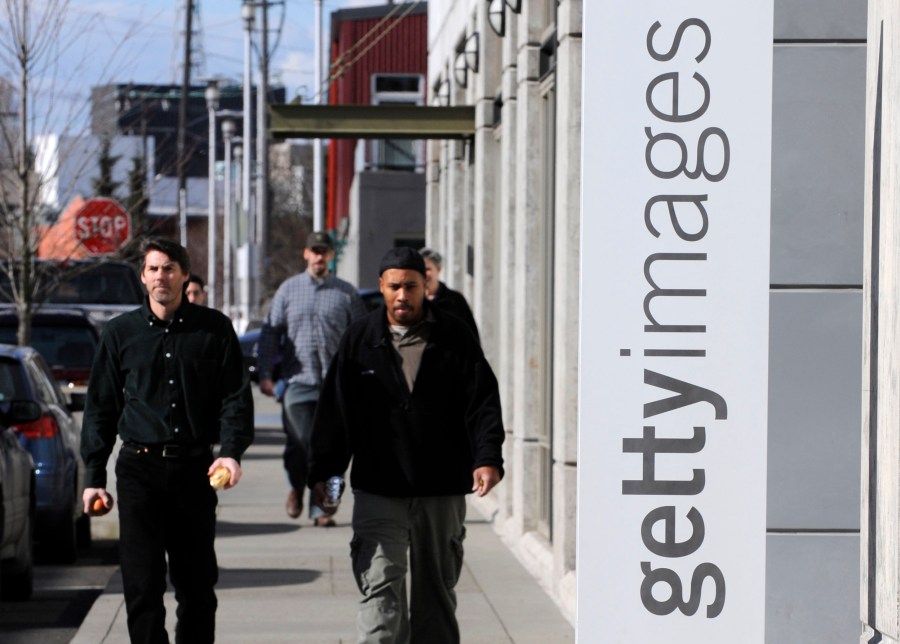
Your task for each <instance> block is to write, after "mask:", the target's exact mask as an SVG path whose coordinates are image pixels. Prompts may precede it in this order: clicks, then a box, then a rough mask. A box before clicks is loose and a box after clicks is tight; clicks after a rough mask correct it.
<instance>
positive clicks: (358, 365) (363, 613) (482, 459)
mask: <svg viewBox="0 0 900 644" xmlns="http://www.w3.org/2000/svg"><path fill="white" fill-rule="evenodd" d="M379 283H380V288H381V292H382V294H383V295H384V304H385V305H384V306H381V307H380V308H379V309H377V310H375V311H372V312H371V313H370V314H368V315H367V316H366V317H365V318H363V319H362V320H359V321H357V322H354V323H353V324H352V325H351V326H350V328H349V329H348V330H347V333H346V334H345V335H344V337H343V339H342V341H341V346H340V349H339V350H338V352H337V355H336V356H335V358H334V362H333V363H332V365H331V369H330V370H329V371H328V377H327V379H326V381H325V385H324V387H323V389H322V394H321V396H320V398H319V407H318V409H317V412H316V419H315V427H314V429H313V436H312V454H311V464H310V468H311V472H310V482H311V485H312V486H313V491H314V495H315V496H316V497H317V498H323V497H324V495H325V490H326V486H325V481H327V480H328V479H329V478H330V477H333V476H340V475H341V474H342V473H343V472H344V470H345V469H346V467H347V465H348V463H349V462H350V459H351V457H352V459H353V466H352V470H351V474H350V484H351V487H352V488H353V495H354V505H353V541H352V542H351V557H352V558H353V573H354V575H355V576H356V580H357V584H358V585H359V588H360V590H361V592H362V594H363V598H362V600H361V602H360V606H359V612H358V615H357V635H358V641H359V642H402V643H408V642H415V643H419V642H428V644H441V643H445V642H446V643H454V644H455V643H456V642H459V626H458V624H457V621H456V592H455V586H456V582H457V581H458V579H459V574H460V570H461V568H462V560H463V548H462V543H463V538H464V536H465V527H464V525H463V521H464V519H465V514H466V501H465V494H467V493H468V492H476V493H477V494H478V495H479V496H484V495H485V494H487V493H488V492H489V491H490V490H491V488H493V487H494V486H495V485H496V484H497V483H498V482H499V481H500V479H501V477H502V476H503V458H502V455H501V445H502V443H503V438H504V430H503V421H502V418H501V411H500V395H499V392H498V387H497V381H496V379H495V378H494V374H493V372H492V371H491V368H490V366H489V365H488V363H487V361H486V360H485V358H484V354H483V353H482V351H481V348H480V346H479V344H478V341H477V340H476V339H475V336H474V335H473V334H472V333H471V331H469V329H468V328H467V327H466V325H465V322H463V321H462V320H461V319H459V318H458V317H456V316H454V315H447V314H445V313H443V312H442V311H441V310H440V309H437V308H435V307H434V306H432V305H431V303H429V302H428V301H427V300H426V298H425V265H424V262H423V260H422V257H421V255H419V253H418V252H416V251H415V250H413V249H410V248H394V249H392V250H390V251H389V252H388V253H387V254H386V255H385V256H384V258H383V259H382V262H381V278H380V280H379ZM407 553H409V563H408V564H407ZM407 569H409V572H410V573H411V576H410V579H411V588H410V592H409V597H411V598H412V599H411V602H410V605H409V609H407V601H408V600H407V589H406V573H407Z"/></svg>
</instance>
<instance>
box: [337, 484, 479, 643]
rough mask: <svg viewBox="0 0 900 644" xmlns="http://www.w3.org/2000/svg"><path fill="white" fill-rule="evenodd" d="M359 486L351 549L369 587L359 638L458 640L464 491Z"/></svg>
mask: <svg viewBox="0 0 900 644" xmlns="http://www.w3.org/2000/svg"><path fill="white" fill-rule="evenodd" d="M353 494H354V500H353V541H352V542H351V544H350V549H351V557H352V559H353V574H354V576H355V577H356V583H357V585H358V586H359V590H360V592H362V594H363V598H362V600H361V601H360V605H359V613H358V615H357V621H356V627H357V638H358V639H357V641H358V642H359V643H360V644H363V643H365V644H375V643H376V642H377V643H379V644H387V643H391V644H395V643H396V644H408V643H410V642H411V643H412V644H420V643H421V644H444V643H446V644H457V643H458V642H459V625H458V624H457V622H456V591H455V590H454V588H455V587H456V582H457V581H458V580H459V574H460V571H461V570H462V563H463V545H462V542H463V539H464V538H465V530H466V529H465V526H464V525H463V522H464V521H465V518H466V500H465V497H464V496H462V495H458V496H435V497H427V496H426V497H385V496H379V495H377V494H369V493H367V492H361V491H359V490H354V492H353ZM407 553H409V557H408V559H407ZM407 562H408V563H407ZM407 570H409V572H410V592H409V596H410V597H412V600H411V601H409V600H408V597H407V589H406V573H407Z"/></svg>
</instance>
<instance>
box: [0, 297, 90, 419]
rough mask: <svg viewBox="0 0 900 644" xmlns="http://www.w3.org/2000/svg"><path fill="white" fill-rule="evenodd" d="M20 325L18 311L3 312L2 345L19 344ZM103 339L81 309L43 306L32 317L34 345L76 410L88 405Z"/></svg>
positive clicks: (0, 337)
mask: <svg viewBox="0 0 900 644" xmlns="http://www.w3.org/2000/svg"><path fill="white" fill-rule="evenodd" d="M18 326H19V319H18V317H17V316H16V315H15V314H14V313H11V312H7V313H2V314H0V344H16V343H17V342H16V332H17V330H18ZM99 341H100V335H99V333H98V332H97V329H96V327H95V326H94V324H93V323H92V322H91V320H90V318H89V317H88V315H87V314H86V313H85V312H84V311H82V310H80V309H50V308H42V309H40V311H39V312H37V313H35V314H34V315H33V316H32V318H31V346H32V347H34V348H35V349H37V350H38V352H39V353H40V354H41V355H42V356H43V357H44V361H45V362H47V364H48V365H50V370H51V371H52V372H53V377H54V378H56V381H57V382H58V383H59V386H60V387H61V388H62V391H63V394H65V395H66V396H67V397H68V399H69V402H70V405H69V406H70V409H72V410H73V411H74V410H80V409H83V408H84V397H85V394H86V393H87V384H88V379H89V378H90V376H91V365H92V364H93V362H94V354H95V353H96V352H97V344H98V343H99Z"/></svg>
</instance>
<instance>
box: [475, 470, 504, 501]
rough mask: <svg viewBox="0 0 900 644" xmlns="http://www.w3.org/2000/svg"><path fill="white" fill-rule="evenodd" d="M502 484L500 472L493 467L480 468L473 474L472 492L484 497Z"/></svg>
mask: <svg viewBox="0 0 900 644" xmlns="http://www.w3.org/2000/svg"><path fill="white" fill-rule="evenodd" d="M499 482H500V470H499V469H498V468H496V467H494V466H492V465H485V466H484V467H479V468H478V469H477V470H475V471H474V472H472V491H473V492H474V493H475V494H477V495H478V496H484V495H485V494H487V493H488V492H490V491H491V489H492V488H493V487H494V486H495V485H497V483H499Z"/></svg>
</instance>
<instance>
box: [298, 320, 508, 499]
mask: <svg viewBox="0 0 900 644" xmlns="http://www.w3.org/2000/svg"><path fill="white" fill-rule="evenodd" d="M425 306H426V307H429V308H430V309H431V311H432V312H433V315H434V319H435V321H434V326H433V328H432V330H431V333H430V336H429V339H428V342H427V344H426V346H425V351H424V353H423V354H422V363H421V365H420V367H419V371H418V373H417V375H416V379H415V384H414V386H413V391H412V392H410V391H409V388H408V386H407V384H406V381H405V379H404V377H403V373H402V372H401V370H400V365H399V356H398V354H397V352H396V350H395V349H394V347H393V345H392V343H391V337H390V332H389V329H388V323H387V311H386V309H385V307H384V305H383V304H382V305H381V306H380V307H379V308H378V309H376V310H374V311H372V312H371V313H369V314H368V315H366V316H365V317H363V318H361V319H359V320H357V321H356V322H354V323H353V324H351V326H350V327H349V328H348V329H347V331H346V333H345V334H344V336H343V338H342V340H341V345H340V348H339V349H338V352H337V355H335V357H334V359H333V361H332V363H331V366H330V368H329V370H328V375H327V376H326V378H325V383H324V386H323V389H322V392H321V394H320V396H319V402H318V405H317V407H316V416H315V421H314V423H313V433H312V439H311V452H310V476H309V485H310V487H313V486H314V485H315V484H316V483H317V482H319V481H324V480H326V479H328V478H329V477H331V476H336V475H337V476H339V475H342V474H343V473H344V471H345V470H346V469H347V466H348V465H349V463H350V460H351V458H352V460H353V468H352V470H351V473H350V485H351V486H352V487H353V489H358V490H362V491H365V492H370V493H373V494H381V495H384V496H394V497H398V496H437V495H451V494H467V493H469V492H471V490H472V472H473V471H474V470H475V469H476V468H478V467H482V466H486V465H490V466H494V467H497V468H498V469H499V470H500V473H501V475H502V473H503V456H502V449H501V446H502V444H503V438H504V429H503V420H502V414H501V409H500V393H499V390H498V387H497V379H496V378H495V377H494V373H493V371H492V370H491V367H490V365H489V364H488V363H487V360H485V357H484V354H483V353H482V351H481V347H480V346H479V344H478V341H477V340H476V339H475V337H474V336H473V335H472V332H471V331H470V330H469V329H468V328H467V327H466V324H465V323H464V322H463V321H462V320H460V319H459V318H457V317H456V316H453V315H444V314H442V313H441V311H440V310H438V309H437V308H436V307H430V304H429V303H428V302H426V303H425Z"/></svg>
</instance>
